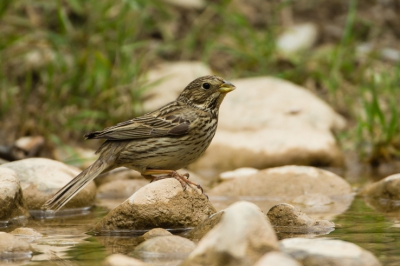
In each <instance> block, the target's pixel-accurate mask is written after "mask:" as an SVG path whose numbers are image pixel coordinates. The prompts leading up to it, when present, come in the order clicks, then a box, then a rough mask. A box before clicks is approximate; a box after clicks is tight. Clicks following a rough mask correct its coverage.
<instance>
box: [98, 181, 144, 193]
mask: <svg viewBox="0 0 400 266" xmlns="http://www.w3.org/2000/svg"><path fill="white" fill-rule="evenodd" d="M148 183H149V181H147V180H140V179H121V180H115V181H111V182H108V183H105V184H103V185H101V186H99V187H98V189H97V197H99V198H128V197H130V196H131V195H132V194H133V193H135V192H136V191H137V190H139V189H140V188H141V187H143V186H145V185H147V184H148Z"/></svg>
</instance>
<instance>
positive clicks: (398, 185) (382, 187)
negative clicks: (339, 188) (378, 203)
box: [358, 174, 400, 200]
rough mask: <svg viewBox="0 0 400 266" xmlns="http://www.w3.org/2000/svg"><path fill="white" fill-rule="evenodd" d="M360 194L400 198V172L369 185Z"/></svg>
mask: <svg viewBox="0 0 400 266" xmlns="http://www.w3.org/2000/svg"><path fill="white" fill-rule="evenodd" d="M358 194H359V195H360V196H367V197H373V198H383V199H391V200H400V174H395V175H391V176H388V177H386V178H384V179H382V180H380V181H378V182H375V183H372V184H370V185H367V186H366V187H365V188H363V189H362V190H360V191H359V193H358Z"/></svg>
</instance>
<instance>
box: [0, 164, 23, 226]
mask: <svg viewBox="0 0 400 266" xmlns="http://www.w3.org/2000/svg"><path fill="white" fill-rule="evenodd" d="M21 217H25V218H26V217H29V212H28V207H27V205H26V201H25V199H24V197H23V195H22V189H21V186H20V183H19V180H18V177H17V174H16V173H15V172H14V171H13V170H11V169H9V168H6V167H3V166H0V222H1V223H8V222H10V221H12V220H14V219H18V218H21Z"/></svg>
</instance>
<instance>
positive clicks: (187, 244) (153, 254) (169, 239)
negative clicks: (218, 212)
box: [133, 235, 196, 265]
mask: <svg viewBox="0 0 400 266" xmlns="http://www.w3.org/2000/svg"><path fill="white" fill-rule="evenodd" d="M195 247H196V245H195V244H194V243H193V242H192V241H190V240H189V239H186V238H184V237H181V236H174V235H171V236H157V237H153V238H150V239H148V240H146V241H145V242H143V243H141V244H140V245H138V246H137V247H136V248H135V250H134V252H133V256H134V257H136V258H140V259H142V260H144V261H147V262H150V263H152V264H155V265H178V264H179V262H181V261H182V260H183V259H184V258H186V257H187V255H189V253H190V252H192V251H193V249H194V248H195Z"/></svg>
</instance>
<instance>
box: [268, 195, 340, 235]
mask: <svg viewBox="0 0 400 266" xmlns="http://www.w3.org/2000/svg"><path fill="white" fill-rule="evenodd" d="M267 216H268V218H269V221H270V222H271V224H272V226H273V227H274V229H275V231H276V232H277V234H278V237H279V238H280V239H282V238H287V237H293V235H296V234H328V233H330V232H331V231H333V230H334V228H335V223H333V222H330V221H328V220H315V219H312V218H311V217H309V216H308V215H307V214H305V213H303V212H301V211H300V210H297V209H296V208H294V207H293V206H292V205H290V204H286V203H282V204H278V205H275V206H274V207H272V208H271V209H270V210H269V211H268V214H267Z"/></svg>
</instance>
